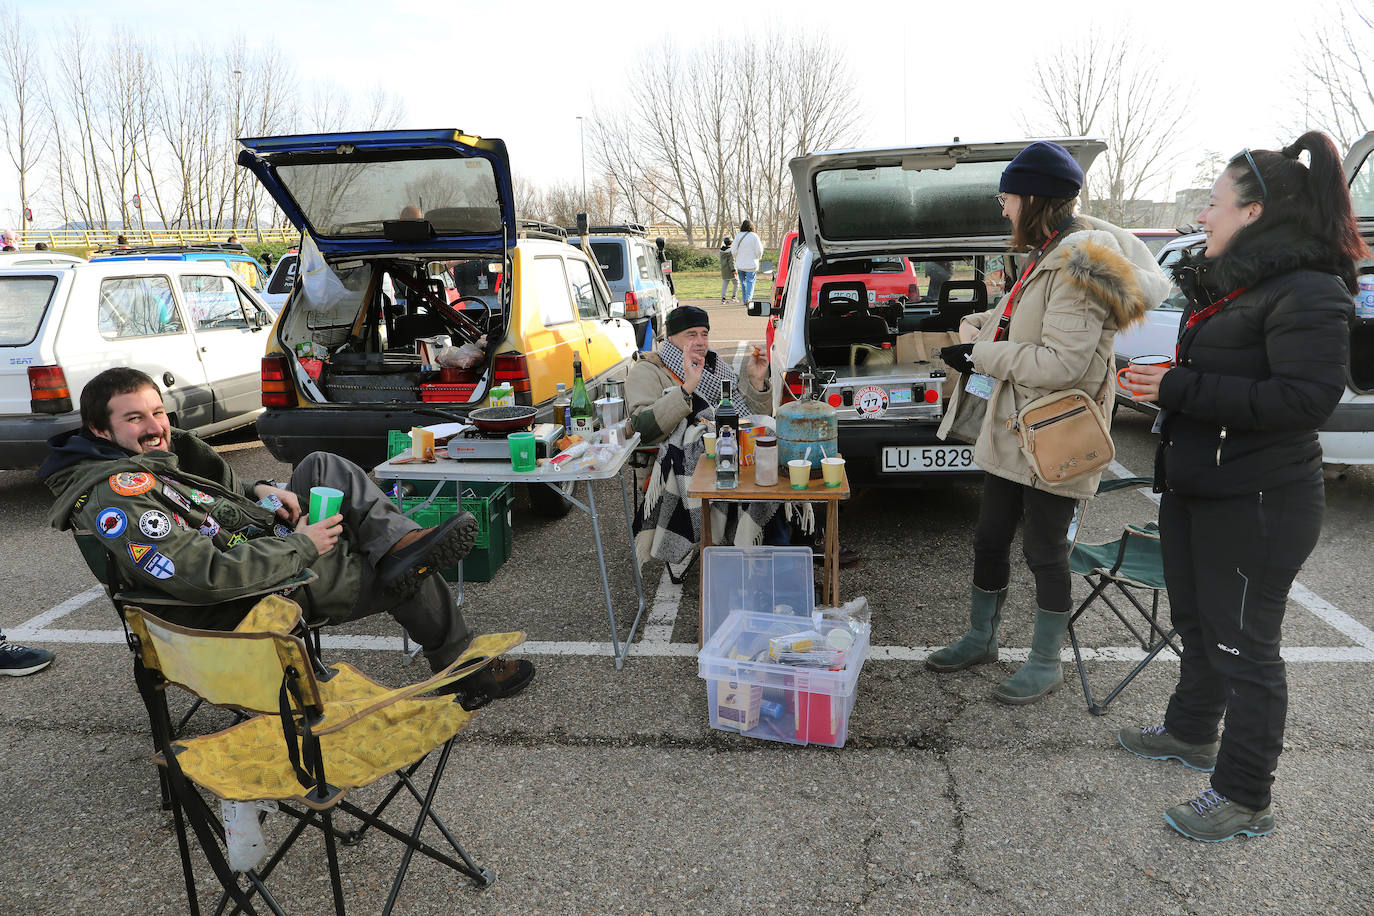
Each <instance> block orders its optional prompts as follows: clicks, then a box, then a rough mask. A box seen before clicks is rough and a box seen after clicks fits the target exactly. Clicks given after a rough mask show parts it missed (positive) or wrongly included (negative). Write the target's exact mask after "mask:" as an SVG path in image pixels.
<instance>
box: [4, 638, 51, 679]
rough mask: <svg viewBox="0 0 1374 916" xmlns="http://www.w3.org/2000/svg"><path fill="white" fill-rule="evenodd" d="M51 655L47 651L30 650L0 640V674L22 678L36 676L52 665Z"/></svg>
mask: <svg viewBox="0 0 1374 916" xmlns="http://www.w3.org/2000/svg"><path fill="white" fill-rule="evenodd" d="M52 660H53V654H52V653H51V652H49V651H48V650H47V649H30V648H29V647H28V646H21V645H19V644H18V643H12V642H5V641H4V640H3V639H0V674H7V675H9V676H10V677H23V676H24V675H26V674H37V673H38V672H39V671H42V670H43V669H44V668H46V667H48V666H49V665H51V664H52Z"/></svg>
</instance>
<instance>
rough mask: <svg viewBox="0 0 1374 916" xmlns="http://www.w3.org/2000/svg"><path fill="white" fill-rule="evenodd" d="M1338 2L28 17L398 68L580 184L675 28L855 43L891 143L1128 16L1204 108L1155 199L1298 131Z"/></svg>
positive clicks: (438, 123) (438, 104)
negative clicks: (1243, 151)
mask: <svg viewBox="0 0 1374 916" xmlns="http://www.w3.org/2000/svg"><path fill="white" fill-rule="evenodd" d="M1329 2H1330V0H1314V2H1310V3H1302V4H1295V3H1292V2H1289V3H1282V4H1260V3H1255V2H1239V0H1191V2H1182V0H1158V2H1155V3H1150V4H1145V3H1139V4H1120V3H1112V2H1103V0H1057V2H1055V3H1030V2H1024V0H1021V2H1001V0H961V2H932V0H926V2H905V3H865V2H862V0H845V2H835V0H828V2H817V0H789V2H753V3H733V2H732V3H719V2H713V3H691V2H681V0H679V2H675V3H645V2H638V3H627V2H587V3H584V4H581V5H579V4H577V3H573V2H569V0H558V2H547V0H520V2H482V3H476V2H468V0H450V2H435V0H402V2H390V3H388V2H385V0H373V2H358V0H336V2H330V3H314V2H308V0H304V2H295V3H281V2H275V3H264V2H257V0H238V2H234V3H223V4H221V3H214V4H209V3H184V2H176V3H164V2H137V0H134V2H125V3H118V4H113V3H109V2H108V0H104V2H90V0H54V2H50V3H48V4H45V5H43V6H40V5H38V4H29V5H26V6H24V7H23V8H22V13H23V15H24V17H25V18H26V19H27V20H28V21H29V22H30V24H31V25H33V26H35V27H36V28H37V29H38V31H39V32H40V34H42V35H43V36H45V37H48V36H51V34H52V32H53V31H54V30H55V29H58V28H59V27H61V26H62V25H63V23H65V22H66V21H68V20H69V19H70V18H71V17H72V16H76V17H78V18H80V20H81V21H82V22H83V23H84V24H85V25H86V26H87V27H88V29H89V31H90V33H91V34H92V36H94V37H97V38H100V37H104V35H106V34H107V33H108V32H109V30H110V29H111V28H113V27H115V26H123V27H125V28H127V29H129V30H131V31H132V32H134V33H136V34H138V35H141V36H145V37H147V38H148V39H151V40H153V41H155V42H157V43H160V44H162V45H164V46H166V47H172V46H173V45H175V44H176V43H200V44H211V43H213V42H214V41H216V40H219V39H220V38H221V37H222V36H224V35H225V34H226V33H232V32H235V31H238V32H241V33H243V34H244V35H245V36H247V38H248V40H249V42H250V43H254V44H257V43H267V42H277V43H278V44H279V45H280V46H281V47H282V48H283V49H284V50H285V52H286V54H287V55H288V56H289V57H291V58H293V59H294V61H295V63H296V66H297V69H298V73H299V74H300V76H301V77H302V78H303V79H306V80H309V79H314V78H326V79H332V80H334V81H335V82H337V83H339V84H341V85H343V86H346V87H349V88H351V89H356V90H357V91H358V92H359V93H360V94H363V93H366V92H367V91H368V90H369V89H370V88H371V87H372V86H374V85H376V84H378V83H380V84H381V85H382V86H383V87H385V88H386V89H387V90H388V91H389V92H392V93H395V94H396V95H398V96H400V97H401V98H402V99H403V100H404V102H405V105H406V109H407V118H406V120H405V123H404V124H403V125H402V126H405V127H456V128H462V129H463V130H466V131H468V132H471V133H476V134H479V135H482V136H491V137H501V138H503V139H505V141H506V143H507V145H508V147H509V150H510V154H511V157H512V160H513V163H514V167H515V169H516V171H517V172H518V173H519V174H521V175H522V176H523V177H525V178H527V179H529V180H531V181H533V182H535V183H537V184H548V183H551V182H555V181H578V180H580V174H581V170H580V169H581V167H580V158H579V157H580V150H579V135H578V122H577V117H576V116H577V115H579V114H590V112H591V109H592V105H593V103H595V104H597V105H599V106H602V107H603V108H612V107H614V106H615V105H616V104H617V103H618V102H619V100H621V99H622V98H623V92H624V90H623V88H622V87H623V85H624V80H625V78H626V74H627V73H628V71H629V65H630V63H631V62H632V61H633V60H634V59H635V58H636V56H637V55H638V54H640V53H641V52H642V51H643V50H644V49H646V48H652V47H653V46H654V45H655V44H656V43H661V42H664V41H674V42H676V43H678V45H679V46H681V47H684V48H687V47H690V46H692V45H694V44H697V43H701V42H705V41H709V40H712V39H714V38H716V37H719V36H721V35H726V36H739V35H745V36H748V35H764V34H767V33H768V32H770V31H771V30H776V29H792V28H797V27H800V28H807V29H814V30H816V31H818V32H820V33H822V34H824V35H826V36H827V37H829V38H830V39H831V40H832V41H833V42H835V43H836V44H837V45H838V46H839V47H840V48H841V49H842V50H843V51H844V52H845V53H846V55H847V57H848V60H849V65H850V67H851V68H852V72H853V75H854V81H855V85H856V88H857V90H858V95H859V98H860V100H861V106H860V108H859V110H856V111H855V119H856V123H858V124H859V125H861V128H862V132H861V134H860V136H861V142H860V145H862V146H879V145H897V144H903V143H911V144H916V143H923V142H944V141H947V140H949V139H950V138H952V137H954V136H959V137H960V138H962V139H964V140H991V139H1006V138H1011V137H1021V136H1025V133H1026V132H1025V130H1024V128H1023V124H1022V118H1021V112H1022V111H1023V110H1024V109H1025V108H1026V107H1027V105H1028V104H1029V103H1030V100H1031V93H1030V90H1029V86H1028V82H1029V79H1028V75H1029V72H1030V66H1031V64H1032V62H1033V61H1034V60H1035V59H1036V56H1037V54H1044V53H1046V52H1047V51H1048V49H1049V48H1051V47H1053V46H1054V44H1055V43H1057V42H1058V41H1060V40H1061V39H1064V38H1072V37H1075V36H1080V37H1081V36H1084V35H1086V34H1087V32H1088V31H1089V29H1090V28H1093V27H1096V28H1099V29H1103V30H1112V29H1114V28H1117V27H1118V26H1121V25H1122V24H1123V23H1124V24H1126V26H1127V27H1128V28H1129V29H1130V32H1131V34H1132V35H1133V36H1134V38H1135V40H1137V41H1138V42H1140V44H1141V45H1142V46H1143V47H1146V48H1149V49H1152V51H1153V53H1154V54H1155V55H1156V58H1157V60H1158V61H1159V68H1158V75H1159V92H1161V93H1163V94H1166V95H1167V96H1169V97H1171V98H1173V99H1174V100H1175V101H1176V103H1177V105H1178V106H1179V107H1180V108H1183V109H1185V111H1186V114H1187V124H1186V126H1185V127H1184V129H1183V130H1182V131H1181V138H1180V139H1181V144H1180V149H1181V155H1180V156H1179V158H1178V161H1177V165H1176V168H1175V171H1174V174H1173V176H1172V180H1170V181H1169V182H1167V186H1164V187H1160V188H1157V189H1155V192H1154V194H1153V195H1152V196H1154V197H1156V198H1157V199H1159V198H1163V197H1165V196H1169V195H1170V193H1171V192H1172V190H1174V189H1177V188H1181V187H1186V186H1189V185H1191V184H1193V181H1192V179H1193V175H1194V172H1195V171H1196V163H1197V161H1198V160H1199V159H1201V158H1202V156H1203V154H1204V152H1205V151H1206V150H1214V151H1216V152H1219V153H1222V154H1224V155H1228V156H1229V155H1230V154H1232V153H1234V152H1236V151H1237V150H1238V149H1240V148H1241V147H1244V146H1250V147H1274V146H1276V145H1281V144H1282V143H1285V142H1287V141H1288V140H1291V139H1292V137H1289V136H1288V133H1289V132H1290V130H1289V128H1290V127H1291V126H1292V125H1294V124H1295V123H1297V122H1296V120H1295V119H1296V118H1297V117H1298V115H1297V113H1296V109H1295V108H1294V106H1293V105H1292V102H1291V99H1292V97H1293V96H1294V95H1295V94H1296V93H1295V90H1294V89H1293V87H1294V86H1297V85H1300V79H1299V78H1298V75H1297V74H1298V69H1297V68H1298V66H1299V63H1300V53H1301V47H1300V45H1301V42H1300V37H1301V33H1302V30H1303V29H1304V28H1305V27H1307V26H1308V24H1309V23H1310V22H1311V21H1312V17H1313V16H1315V15H1316V14H1317V11H1319V10H1320V9H1321V8H1322V7H1323V6H1324V5H1325V4H1328V3H1329ZM1294 11H1299V12H1300V13H1301V16H1295V15H1294ZM1372 53H1374V52H1372ZM49 56H50V55H49ZM904 58H905V67H904V66H903V60H904ZM904 73H905V80H904ZM356 126H357V125H352V124H340V125H339V128H340V129H350V128H355V127H356ZM15 184H16V182H15V180H14V177H13V175H12V174H10V170H3V172H2V173H0V195H3V196H0V201H5V203H4V204H3V205H0V212H4V213H7V212H9V211H10V208H11V206H12V205H11V204H9V203H8V202H9V201H11V200H13V197H14V191H13V188H14V186H15ZM43 217H44V212H43V211H40V213H39V220H40V224H41V223H42V222H44V219H43Z"/></svg>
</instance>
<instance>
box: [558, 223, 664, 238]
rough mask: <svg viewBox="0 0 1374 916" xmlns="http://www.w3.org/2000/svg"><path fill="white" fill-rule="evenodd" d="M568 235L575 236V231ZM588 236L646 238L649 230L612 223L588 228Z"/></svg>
mask: <svg viewBox="0 0 1374 916" xmlns="http://www.w3.org/2000/svg"><path fill="white" fill-rule="evenodd" d="M568 234H569V235H576V234H577V230H575V229H570V230H568ZM587 234H588V235H640V236H648V234H649V230H648V229H645V228H644V227H643V226H642V225H640V224H639V223H613V224H610V225H606V226H588V227H587Z"/></svg>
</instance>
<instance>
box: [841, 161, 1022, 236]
mask: <svg viewBox="0 0 1374 916" xmlns="http://www.w3.org/2000/svg"><path fill="white" fill-rule="evenodd" d="M1004 168H1006V163H1005V162H1000V161H994V162H960V163H959V164H957V165H955V166H954V167H953V168H949V169H921V170H914V169H903V168H902V167H901V166H899V165H890V166H877V167H874V168H863V169H827V170H825V171H823V172H819V173H818V174H817V175H816V203H817V209H818V211H819V213H820V222H821V233H822V234H823V235H824V237H825V238H827V239H832V240H834V241H850V240H859V239H941V238H955V237H963V236H993V237H1000V236H1004V235H1006V234H1007V221H1006V220H1005V219H1004V218H1003V217H1002V210H1001V208H1000V207H999V206H997V201H996V200H995V199H994V195H995V194H996V193H997V182H998V179H999V178H1000V177H1001V175H1002V170H1003V169H1004Z"/></svg>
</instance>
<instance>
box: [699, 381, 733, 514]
mask: <svg viewBox="0 0 1374 916" xmlns="http://www.w3.org/2000/svg"><path fill="white" fill-rule="evenodd" d="M726 384H729V383H728V382H727V383H726ZM738 486H739V449H738V447H737V445H736V443H735V431H734V430H733V429H732V428H730V427H729V426H727V427H725V429H724V431H722V432H719V433H717V434H716V489H717V490H733V489H735V488H737V487H738ZM706 524H709V522H706Z"/></svg>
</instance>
